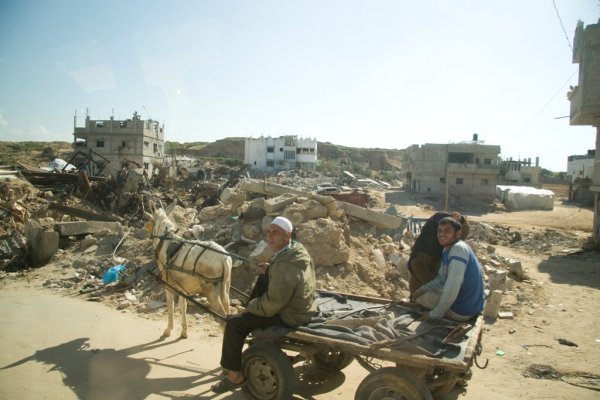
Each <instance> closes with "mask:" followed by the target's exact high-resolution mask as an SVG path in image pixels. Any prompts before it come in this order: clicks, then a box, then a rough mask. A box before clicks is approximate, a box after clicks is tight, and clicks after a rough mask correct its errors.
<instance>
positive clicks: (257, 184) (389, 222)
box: [238, 179, 403, 229]
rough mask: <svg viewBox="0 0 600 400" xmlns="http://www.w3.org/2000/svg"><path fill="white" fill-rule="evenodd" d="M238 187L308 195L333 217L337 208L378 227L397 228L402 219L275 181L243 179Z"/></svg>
mask: <svg viewBox="0 0 600 400" xmlns="http://www.w3.org/2000/svg"><path fill="white" fill-rule="evenodd" d="M238 188H239V189H240V190H245V191H250V192H256V193H263V194H270V195H283V194H286V193H287V194H290V193H291V194H295V195H298V196H304V197H309V198H312V199H314V200H316V201H318V202H320V203H321V204H323V205H325V206H326V207H327V208H328V210H329V215H330V216H332V217H334V218H338V217H339V215H338V214H339V210H343V211H344V212H345V213H346V215H348V216H351V217H355V218H358V219H362V220H365V221H368V222H370V223H372V224H373V225H375V226H377V227H379V228H388V229H395V228H398V227H399V226H400V225H401V223H402V221H403V219H402V218H401V217H397V216H394V215H389V214H384V213H380V212H377V211H373V210H369V209H366V208H363V207H360V206H357V205H354V204H350V203H345V202H343V201H337V200H334V199H333V198H332V197H331V196H321V195H318V194H314V193H307V192H303V191H301V190H297V189H294V188H291V187H288V186H284V185H279V184H275V183H267V182H262V181H258V180H254V179H244V180H243V181H241V182H240V183H239V184H238ZM336 210H337V211H336Z"/></svg>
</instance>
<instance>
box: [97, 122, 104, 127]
mask: <svg viewBox="0 0 600 400" xmlns="http://www.w3.org/2000/svg"><path fill="white" fill-rule="evenodd" d="M96 128H104V121H96Z"/></svg>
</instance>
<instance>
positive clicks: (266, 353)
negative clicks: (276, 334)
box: [242, 343, 296, 400]
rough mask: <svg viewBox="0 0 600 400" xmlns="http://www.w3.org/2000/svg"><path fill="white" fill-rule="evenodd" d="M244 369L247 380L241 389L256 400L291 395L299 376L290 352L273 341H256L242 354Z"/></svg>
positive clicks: (249, 397)
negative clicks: (287, 352) (286, 351)
mask: <svg viewBox="0 0 600 400" xmlns="http://www.w3.org/2000/svg"><path fill="white" fill-rule="evenodd" d="M242 371H243V373H244V376H245V377H246V379H247V381H248V383H246V385H244V386H243V387H242V391H243V392H244V394H245V395H246V397H247V398H248V399H253V400H287V399H291V398H292V394H293V393H294V383H295V381H296V377H295V375H294V369H293V368H292V364H291V363H290V361H289V359H288V357H287V355H286V354H285V353H284V352H283V351H281V349H280V348H279V347H277V346H275V345H273V344H271V343H256V344H253V345H252V346H250V347H249V348H248V349H246V351H244V353H243V354H242Z"/></svg>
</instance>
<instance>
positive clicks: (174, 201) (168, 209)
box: [165, 200, 177, 216]
mask: <svg viewBox="0 0 600 400" xmlns="http://www.w3.org/2000/svg"><path fill="white" fill-rule="evenodd" d="M176 205H177V200H173V202H172V203H171V204H169V205H168V206H167V208H165V213H166V214H167V216H169V214H171V213H172V212H173V210H174V209H175V206H176Z"/></svg>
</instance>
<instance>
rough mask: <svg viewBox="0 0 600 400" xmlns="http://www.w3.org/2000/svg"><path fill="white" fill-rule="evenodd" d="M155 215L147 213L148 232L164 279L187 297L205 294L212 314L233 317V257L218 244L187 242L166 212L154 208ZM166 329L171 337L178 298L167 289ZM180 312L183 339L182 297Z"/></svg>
mask: <svg viewBox="0 0 600 400" xmlns="http://www.w3.org/2000/svg"><path fill="white" fill-rule="evenodd" d="M153 214H154V215H150V214H148V215H147V216H148V217H150V222H148V223H147V224H146V230H147V231H148V232H149V233H150V235H151V237H152V244H153V245H154V249H155V252H156V263H157V265H158V269H159V272H160V275H161V278H162V279H163V280H164V281H165V282H167V283H169V284H170V285H172V286H174V287H176V288H178V289H179V290H181V291H182V292H184V293H186V294H188V295H195V294H199V293H204V295H205V296H206V298H207V299H208V303H209V304H210V307H211V309H212V310H213V311H215V312H217V313H219V314H221V315H222V316H224V317H225V316H226V315H227V314H230V308H229V289H230V287H231V268H232V260H231V257H230V256H228V255H226V251H225V249H224V248H223V247H222V246H220V245H219V244H218V243H215V242H212V241H208V242H202V241H198V242H197V244H194V243H190V242H189V241H185V240H184V239H183V238H181V237H180V236H178V235H177V234H176V232H177V227H176V225H175V223H173V222H172V221H171V220H170V219H169V217H168V215H167V212H166V211H165V210H164V209H162V208H155V209H154V213H153ZM165 290H166V294H167V311H168V313H167V315H168V324H167V329H165V331H164V333H163V337H167V336H170V335H171V330H172V329H173V309H174V300H175V295H174V294H173V292H171V291H170V290H168V289H165ZM178 307H179V311H180V313H181V336H180V337H181V338H187V316H186V312H187V301H186V299H185V298H184V297H182V296H179V300H178Z"/></svg>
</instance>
